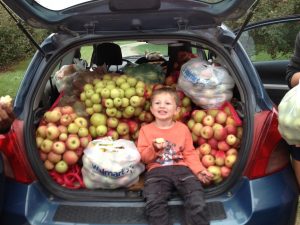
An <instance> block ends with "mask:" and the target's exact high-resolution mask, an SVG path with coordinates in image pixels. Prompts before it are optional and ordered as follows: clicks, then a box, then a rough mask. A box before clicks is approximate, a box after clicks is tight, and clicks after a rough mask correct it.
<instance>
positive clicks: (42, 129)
mask: <svg viewBox="0 0 300 225" xmlns="http://www.w3.org/2000/svg"><path fill="white" fill-rule="evenodd" d="M36 135H37V136H40V137H42V138H46V136H47V126H46V125H40V126H39V127H38V128H37V130H36Z"/></svg>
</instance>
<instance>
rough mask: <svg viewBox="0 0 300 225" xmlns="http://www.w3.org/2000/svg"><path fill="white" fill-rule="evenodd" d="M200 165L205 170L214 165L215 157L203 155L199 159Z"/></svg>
mask: <svg viewBox="0 0 300 225" xmlns="http://www.w3.org/2000/svg"><path fill="white" fill-rule="evenodd" d="M201 162H202V165H203V166H204V167H206V168H208V167H209V166H213V165H215V157H214V156H212V155H204V156H203V157H202V158H201Z"/></svg>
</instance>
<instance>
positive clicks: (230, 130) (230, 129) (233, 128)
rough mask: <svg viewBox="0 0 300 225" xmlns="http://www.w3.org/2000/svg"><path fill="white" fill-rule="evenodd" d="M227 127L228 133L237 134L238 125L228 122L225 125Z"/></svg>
mask: <svg viewBox="0 0 300 225" xmlns="http://www.w3.org/2000/svg"><path fill="white" fill-rule="evenodd" d="M225 128H226V130H227V133H228V134H234V135H237V127H236V126H234V125H232V124H227V125H226V126H225Z"/></svg>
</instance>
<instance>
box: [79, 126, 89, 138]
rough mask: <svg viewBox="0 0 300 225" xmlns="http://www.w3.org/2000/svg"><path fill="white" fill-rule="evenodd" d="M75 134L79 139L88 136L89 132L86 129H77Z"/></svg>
mask: <svg viewBox="0 0 300 225" xmlns="http://www.w3.org/2000/svg"><path fill="white" fill-rule="evenodd" d="M77 134H78V136H79V137H86V136H88V135H89V130H88V128H87V127H79V130H78V132H77Z"/></svg>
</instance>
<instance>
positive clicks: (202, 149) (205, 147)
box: [199, 143, 211, 155]
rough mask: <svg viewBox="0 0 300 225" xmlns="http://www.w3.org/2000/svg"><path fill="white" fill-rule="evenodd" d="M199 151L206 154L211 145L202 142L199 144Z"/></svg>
mask: <svg viewBox="0 0 300 225" xmlns="http://www.w3.org/2000/svg"><path fill="white" fill-rule="evenodd" d="M199 151H200V153H201V155H208V154H209V153H210V151H211V146H210V145H209V144H207V143H204V144H202V145H200V146H199Z"/></svg>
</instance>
